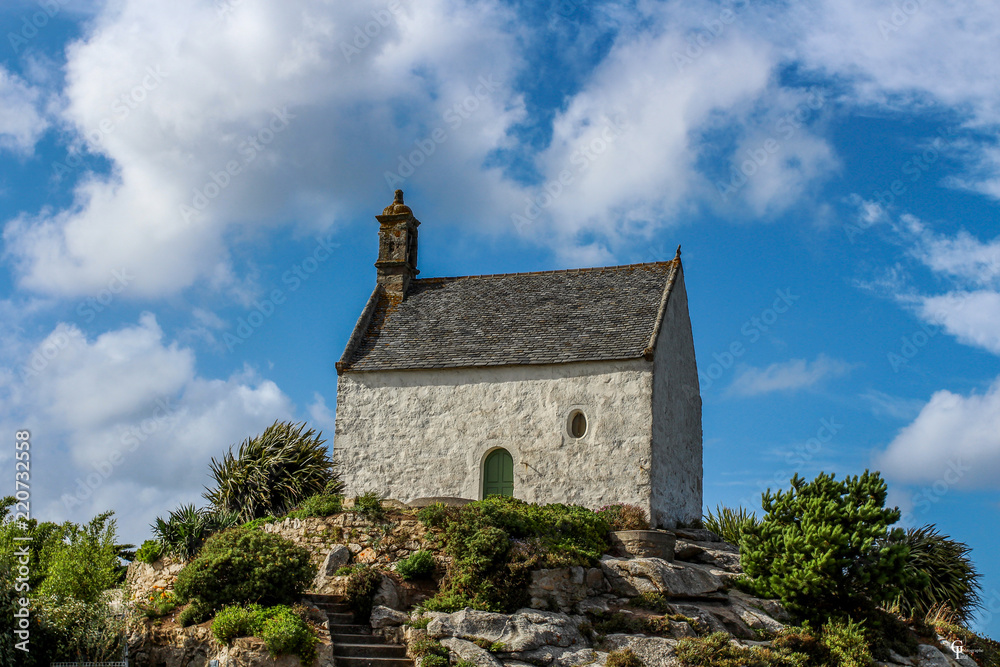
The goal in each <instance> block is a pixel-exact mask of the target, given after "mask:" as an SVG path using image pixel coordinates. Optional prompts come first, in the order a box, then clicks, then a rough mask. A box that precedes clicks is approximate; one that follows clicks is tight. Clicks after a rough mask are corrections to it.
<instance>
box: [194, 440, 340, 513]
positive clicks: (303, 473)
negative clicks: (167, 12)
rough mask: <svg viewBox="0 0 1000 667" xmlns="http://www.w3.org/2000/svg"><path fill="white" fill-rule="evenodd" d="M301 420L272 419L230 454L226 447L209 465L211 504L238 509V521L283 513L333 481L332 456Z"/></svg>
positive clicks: (334, 479) (326, 487) (206, 496)
mask: <svg viewBox="0 0 1000 667" xmlns="http://www.w3.org/2000/svg"><path fill="white" fill-rule="evenodd" d="M305 426H306V425H305V423H304V422H303V423H301V424H293V423H292V422H278V421H276V422H274V424H272V425H271V426H268V427H267V429H266V430H265V431H264V432H263V433H261V434H260V435H258V436H256V437H254V438H247V439H246V440H244V441H243V443H242V444H241V445H240V447H239V451H238V452H237V453H236V454H234V453H233V448H232V447H230V448H229V451H228V452H227V453H226V455H225V456H223V457H222V460H221V461H217V460H216V459H214V458H213V459H212V463H211V465H210V467H211V471H212V477H213V478H214V479H215V484H216V485H215V487H214V488H209V489H206V491H205V494H204V496H205V498H206V499H208V501H209V502H211V503H212V505H213V506H214V507H215V508H216V509H224V510H229V511H233V512H237V513H238V514H239V516H240V518H241V520H243V521H251V520H253V519H257V518H259V517H263V516H267V515H269V514H270V515H274V516H283V515H285V514H287V513H288V512H289V511H291V510H292V509H293V508H294V507H295V506H296V505H298V504H299V503H300V502H302V501H303V500H305V499H306V498H308V497H309V496H311V495H313V494H314V493H320V492H321V491H323V490H324V489H328V488H330V483H331V482H334V483H335V484H334V486H335V485H336V482H337V481H338V480H337V475H336V473H335V470H334V465H333V461H332V460H331V458H330V455H329V453H328V452H327V450H326V447H325V446H324V443H325V442H326V441H325V440H323V439H322V433H319V434H317V433H316V432H315V431H314V430H313V429H309V430H308V431H307V430H305Z"/></svg>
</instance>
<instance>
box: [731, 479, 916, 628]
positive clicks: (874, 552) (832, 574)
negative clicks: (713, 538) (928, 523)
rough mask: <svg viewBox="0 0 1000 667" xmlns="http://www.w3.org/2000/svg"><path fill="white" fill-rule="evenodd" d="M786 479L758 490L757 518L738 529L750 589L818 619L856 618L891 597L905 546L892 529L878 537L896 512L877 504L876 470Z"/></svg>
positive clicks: (880, 495)
mask: <svg viewBox="0 0 1000 667" xmlns="http://www.w3.org/2000/svg"><path fill="white" fill-rule="evenodd" d="M791 484H792V488H791V490H789V491H787V492H783V491H778V493H777V495H773V494H772V493H771V492H770V490H769V491H768V492H767V493H765V494H764V497H763V507H764V510H765V512H766V514H765V516H764V518H763V519H762V520H761V522H760V524H758V525H756V526H752V525H748V526H747V527H746V532H745V533H744V537H743V543H742V553H741V556H740V560H741V564H742V565H743V569H744V571H745V572H746V574H747V575H749V576H750V577H751V578H753V579H754V581H753V586H754V588H755V589H756V591H757V592H758V593H759V594H761V595H764V596H766V597H777V598H780V599H781V601H782V603H783V604H784V605H785V606H786V608H787V609H788V610H789V611H790V612H792V613H793V614H796V615H798V616H799V617H800V618H812V619H816V620H817V621H818V622H823V621H825V620H826V619H827V618H829V617H838V616H840V615H843V614H847V615H850V616H852V617H863V616H865V615H866V614H867V613H868V612H869V611H870V610H871V609H873V608H874V607H875V606H876V605H880V604H884V603H886V602H890V601H892V600H894V599H895V598H896V597H897V596H898V594H899V590H900V587H901V585H903V583H904V582H905V581H906V579H907V575H906V573H905V570H904V568H905V562H906V554H907V547H906V546H905V545H904V544H902V543H900V541H899V540H900V537H901V533H902V531H901V530H899V529H896V530H894V531H892V533H889V536H890V538H891V540H886V536H887V527H888V526H889V525H891V524H893V523H895V522H896V521H898V520H899V510H898V509H886V508H885V496H886V486H885V482H884V481H883V480H882V478H881V477H880V476H879V474H878V473H870V472H868V471H865V473H864V474H863V475H861V476H860V477H848V478H846V479H845V480H844V481H842V482H838V481H836V480H835V479H834V476H833V475H826V474H820V475H819V476H818V477H817V478H816V479H815V480H814V481H812V482H808V483H807V482H805V481H804V480H803V479H802V478H800V477H799V476H798V475H795V477H793V478H792V480H791Z"/></svg>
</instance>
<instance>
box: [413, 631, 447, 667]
mask: <svg viewBox="0 0 1000 667" xmlns="http://www.w3.org/2000/svg"><path fill="white" fill-rule="evenodd" d="M410 653H411V654H412V655H413V656H414V657H416V658H420V667H447V665H448V649H447V648H446V647H445V646H444V645H443V644H441V643H440V642H438V641H437V640H434V639H426V638H422V639H418V640H417V641H415V642H413V643H412V644H410Z"/></svg>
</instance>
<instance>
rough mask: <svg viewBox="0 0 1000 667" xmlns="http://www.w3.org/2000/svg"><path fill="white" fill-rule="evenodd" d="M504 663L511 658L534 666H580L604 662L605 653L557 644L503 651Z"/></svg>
mask: <svg viewBox="0 0 1000 667" xmlns="http://www.w3.org/2000/svg"><path fill="white" fill-rule="evenodd" d="M503 657H504V664H505V665H507V664H508V663H509V662H511V661H513V660H518V661H520V662H526V663H528V664H530V665H535V666H536V667H538V666H540V665H544V666H545V667H581V666H582V665H588V666H590V667H592V666H593V665H595V664H601V665H603V664H604V660H605V659H606V658H607V654H602V653H600V652H598V651H595V650H594V649H592V648H581V649H576V648H561V647H559V646H543V647H541V648H536V649H535V650H534V651H525V652H524V653H504V654H503Z"/></svg>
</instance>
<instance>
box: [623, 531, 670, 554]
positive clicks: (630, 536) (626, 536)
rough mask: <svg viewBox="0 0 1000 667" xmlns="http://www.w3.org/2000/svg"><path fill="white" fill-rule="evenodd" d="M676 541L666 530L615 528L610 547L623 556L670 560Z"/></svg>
mask: <svg viewBox="0 0 1000 667" xmlns="http://www.w3.org/2000/svg"><path fill="white" fill-rule="evenodd" d="M676 541H677V537H676V536H675V535H674V534H673V533H671V532H670V531H667V530H616V531H613V532H612V533H611V548H612V549H613V550H614V552H615V553H616V554H618V555H619V556H624V557H633V558H662V559H663V560H665V561H672V560H673V559H674V543H675V542H676Z"/></svg>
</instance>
